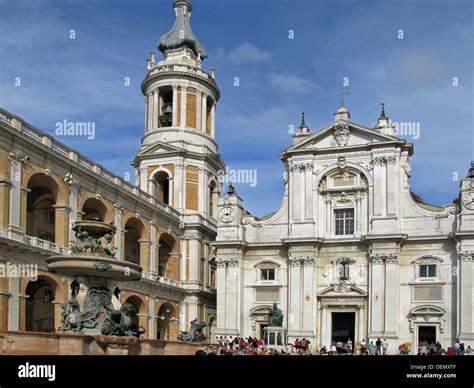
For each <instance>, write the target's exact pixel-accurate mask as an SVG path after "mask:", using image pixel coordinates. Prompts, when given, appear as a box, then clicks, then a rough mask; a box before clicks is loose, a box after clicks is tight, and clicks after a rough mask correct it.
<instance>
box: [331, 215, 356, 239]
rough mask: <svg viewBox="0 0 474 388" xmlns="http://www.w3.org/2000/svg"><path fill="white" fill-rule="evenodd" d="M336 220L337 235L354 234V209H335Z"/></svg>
mask: <svg viewBox="0 0 474 388" xmlns="http://www.w3.org/2000/svg"><path fill="white" fill-rule="evenodd" d="M334 218H335V220H336V235H337V236H342V235H349V234H354V209H337V210H334Z"/></svg>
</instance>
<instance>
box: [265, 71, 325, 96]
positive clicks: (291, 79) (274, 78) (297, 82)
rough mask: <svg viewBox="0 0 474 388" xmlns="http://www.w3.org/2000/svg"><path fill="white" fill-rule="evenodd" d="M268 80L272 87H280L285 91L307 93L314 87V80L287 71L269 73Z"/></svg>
mask: <svg viewBox="0 0 474 388" xmlns="http://www.w3.org/2000/svg"><path fill="white" fill-rule="evenodd" d="M270 82H271V84H272V85H273V86H274V87H276V88H280V89H281V90H283V91H285V92H294V93H301V94H309V93H311V92H312V91H313V90H314V89H315V88H316V83H315V82H313V81H311V80H308V79H305V78H302V77H300V76H298V75H294V74H287V73H272V74H270Z"/></svg>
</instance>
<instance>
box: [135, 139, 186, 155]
mask: <svg viewBox="0 0 474 388" xmlns="http://www.w3.org/2000/svg"><path fill="white" fill-rule="evenodd" d="M180 151H181V149H180V148H178V147H175V146H173V145H170V144H166V143H162V142H158V143H155V144H153V145H151V146H149V147H147V148H144V149H142V150H140V151H139V152H138V154H137V157H144V156H149V155H150V156H151V155H157V154H163V153H169V152H180Z"/></svg>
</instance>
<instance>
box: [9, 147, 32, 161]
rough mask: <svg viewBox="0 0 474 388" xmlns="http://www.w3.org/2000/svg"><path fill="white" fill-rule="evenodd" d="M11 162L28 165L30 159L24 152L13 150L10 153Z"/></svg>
mask: <svg viewBox="0 0 474 388" xmlns="http://www.w3.org/2000/svg"><path fill="white" fill-rule="evenodd" d="M9 158H10V160H11V161H15V162H19V163H28V162H29V160H30V157H29V156H27V155H25V154H24V153H23V152H21V151H19V150H13V151H11V152H10V156H9Z"/></svg>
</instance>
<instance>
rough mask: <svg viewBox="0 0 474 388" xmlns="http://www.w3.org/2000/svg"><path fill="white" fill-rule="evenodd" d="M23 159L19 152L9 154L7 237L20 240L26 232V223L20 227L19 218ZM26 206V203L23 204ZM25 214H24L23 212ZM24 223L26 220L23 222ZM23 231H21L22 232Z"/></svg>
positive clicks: (20, 221) (20, 220)
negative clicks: (9, 177)
mask: <svg viewBox="0 0 474 388" xmlns="http://www.w3.org/2000/svg"><path fill="white" fill-rule="evenodd" d="M24 161H25V157H24V156H23V155H22V154H20V153H19V152H16V151H13V152H10V176H11V183H12V184H11V188H10V209H9V222H10V224H9V225H8V237H9V238H13V239H17V240H22V239H23V234H24V231H25V230H26V223H25V225H22V219H21V218H22V217H21V210H22V209H21V205H22V195H21V176H22V163H24ZM24 205H26V202H25V204H24ZM25 214H26V212H25ZM25 221H26V220H25ZM22 229H23V230H22Z"/></svg>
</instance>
